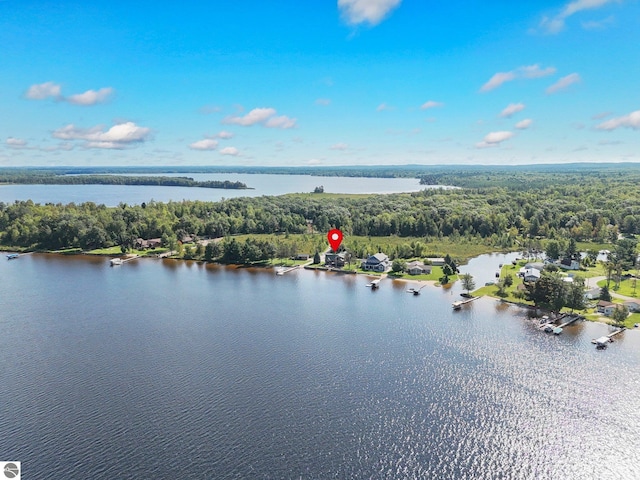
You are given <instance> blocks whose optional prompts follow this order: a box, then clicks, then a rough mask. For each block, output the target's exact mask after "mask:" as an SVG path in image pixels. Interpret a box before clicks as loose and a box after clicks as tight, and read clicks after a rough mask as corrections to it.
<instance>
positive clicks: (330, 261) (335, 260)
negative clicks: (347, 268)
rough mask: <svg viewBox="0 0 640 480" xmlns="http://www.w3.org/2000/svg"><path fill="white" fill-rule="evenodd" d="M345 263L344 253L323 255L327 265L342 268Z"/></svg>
mask: <svg viewBox="0 0 640 480" xmlns="http://www.w3.org/2000/svg"><path fill="white" fill-rule="evenodd" d="M345 263H346V261H345V254H344V253H327V254H325V256H324V264H325V265H326V266H327V267H337V268H342V267H344V264H345Z"/></svg>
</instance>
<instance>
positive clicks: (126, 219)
mask: <svg viewBox="0 0 640 480" xmlns="http://www.w3.org/2000/svg"><path fill="white" fill-rule="evenodd" d="M553 177H554V175H549V178H548V183H549V185H545V184H544V182H540V183H541V184H540V185H539V186H536V187H529V188H523V189H521V190H510V189H508V188H504V187H491V188H476V189H427V190H424V191H422V192H417V193H412V194H392V195H329V194H322V193H317V194H313V193H309V194H296V195H294V194H291V195H283V196H279V197H260V198H234V199H227V200H224V201H220V202H200V201H185V202H169V203H157V202H149V203H147V204H142V205H139V206H129V205H126V204H121V205H120V206H118V207H113V208H108V207H105V206H104V205H96V204H94V203H90V202H89V203H84V204H80V205H75V204H70V205H60V204H58V205H54V204H46V205H37V204H34V203H33V202H31V201H22V202H15V203H13V204H3V203H0V245H5V246H20V247H29V248H45V249H58V248H63V247H81V248H84V249H89V248H97V247H106V246H112V245H128V244H131V243H132V241H133V240H134V239H135V238H138V237H141V238H158V237H162V238H163V242H164V241H165V240H166V241H171V240H175V239H180V238H182V237H183V236H193V235H198V236H203V237H204V236H207V237H224V236H228V235H234V234H262V233H282V234H286V233H307V232H310V231H315V232H319V233H326V232H327V231H328V230H329V229H331V228H340V229H342V231H343V232H344V233H345V235H358V236H365V237H366V236H371V237H384V236H398V237H416V238H419V237H423V238H431V239H433V238H444V237H446V238H448V239H449V240H451V241H454V242H455V241H458V240H459V239H462V238H465V239H467V240H469V241H477V242H479V243H483V244H486V245H494V246H496V247H501V248H513V247H516V246H520V245H525V244H527V243H528V242H531V241H535V242H540V241H545V240H546V239H570V238H573V239H575V240H576V241H598V242H615V241H617V239H618V236H619V235H620V234H624V235H635V234H640V181H638V179H637V178H635V176H634V175H632V174H629V175H626V176H618V175H617V174H615V175H611V176H609V177H604V178H600V177H597V176H593V177H588V178H586V179H584V180H583V181H582V182H581V183H577V182H567V183H566V184H557V183H555V182H554V181H553ZM513 181H514V182H516V181H518V180H517V178H514V179H513ZM524 184H525V185H526V182H524Z"/></svg>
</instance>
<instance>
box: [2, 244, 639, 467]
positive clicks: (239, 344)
mask: <svg viewBox="0 0 640 480" xmlns="http://www.w3.org/2000/svg"><path fill="white" fill-rule="evenodd" d="M508 258H510V257H498V256H494V257H482V258H481V259H479V260H477V263H478V265H481V269H482V270H487V271H489V272H491V273H493V272H494V271H495V269H496V268H497V263H498V262H499V263H502V261H503V260H505V259H507V260H508ZM468 268H469V269H470V270H473V268H474V267H473V264H470V265H469V267H468ZM478 268H480V267H478ZM472 273H473V272H472ZM476 273H478V272H476ZM478 274H479V273H478ZM479 276H480V275H479ZM366 283H367V279H366V278H364V277H362V276H350V275H344V276H342V275H337V274H328V273H324V272H319V273H314V272H309V271H303V270H298V271H294V272H291V273H288V274H286V275H284V276H275V275H274V274H273V272H272V271H264V270H253V269H242V268H240V269H234V268H225V267H220V266H204V265H201V264H197V263H189V262H175V261H169V260H167V261H160V260H151V259H149V260H146V259H145V260H136V261H133V262H130V263H127V264H125V265H123V266H121V267H109V266H108V260H107V259H105V258H89V257H82V256H79V257H62V256H51V255H25V256H21V257H20V258H18V259H16V260H10V261H7V260H5V258H4V256H3V257H2V258H1V259H0V292H1V293H0V294H1V296H0V405H1V410H0V419H1V423H0V424H1V425H2V428H1V430H0V433H1V434H0V459H2V460H18V461H21V462H22V467H23V475H24V476H23V478H29V479H55V478H73V479H96V478H108V479H112V478H135V479H146V478H188V479H225V478H270V479H271V478H274V479H275V478H278V479H280V478H305V479H328V478H339V479H342V478H428V479H431V478H438V479H440V478H443V479H451V478H460V479H476V478H481V479H483V478H487V479H494V478H504V479H529V478H531V479H591V478H599V479H600V478H616V479H618V478H619V479H635V478H640V453H639V452H640V449H639V448H638V445H640V370H639V367H640V350H639V347H640V332H637V331H628V332H625V333H624V334H623V335H621V336H619V337H618V338H619V340H618V341H616V342H615V343H613V344H611V345H610V346H609V348H608V349H607V350H604V351H598V350H596V349H595V348H594V346H593V345H592V344H591V343H590V340H591V339H592V338H594V337H598V336H600V335H603V334H606V333H607V332H608V331H609V327H607V326H606V325H601V324H593V323H579V324H577V325H574V326H571V327H568V328H566V329H565V331H564V332H563V334H562V335H560V336H553V335H547V334H545V333H543V332H541V331H539V330H538V329H537V328H536V325H535V321H534V320H531V319H528V318H527V317H526V315H525V313H524V312H523V311H521V310H519V309H517V308H515V307H512V306H506V305H502V304H499V303H497V302H495V301H493V300H490V299H481V300H478V301H476V302H473V303H471V304H469V305H467V306H465V307H464V308H463V309H462V310H461V311H459V312H453V311H452V309H451V301H453V300H455V299H458V298H459V296H458V295H457V293H456V292H455V291H454V290H450V291H443V290H442V289H439V288H437V287H427V288H424V289H422V294H421V295H419V296H413V295H410V294H408V293H407V292H406V289H407V284H405V283H401V282H393V281H391V280H388V279H386V280H383V281H382V282H381V288H380V289H379V290H377V291H372V290H371V289H369V288H366V287H365V284H366ZM456 288H457V287H456Z"/></svg>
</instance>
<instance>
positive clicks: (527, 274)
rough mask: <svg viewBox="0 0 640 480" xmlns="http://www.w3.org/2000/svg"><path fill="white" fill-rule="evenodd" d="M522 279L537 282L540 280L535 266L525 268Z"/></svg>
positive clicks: (538, 271)
mask: <svg viewBox="0 0 640 480" xmlns="http://www.w3.org/2000/svg"><path fill="white" fill-rule="evenodd" d="M523 280H524V281H525V282H537V281H538V280H540V270H537V269H535V268H526V269H525V270H524V276H523Z"/></svg>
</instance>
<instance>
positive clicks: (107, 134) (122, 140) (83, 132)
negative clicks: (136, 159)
mask: <svg viewBox="0 0 640 480" xmlns="http://www.w3.org/2000/svg"><path fill="white" fill-rule="evenodd" d="M150 136H151V129H150V128H147V127H139V126H138V125H136V124H135V123H133V122H125V123H120V124H117V125H114V126H113V127H111V128H110V129H109V130H107V131H104V127H103V126H102V125H98V126H95V127H92V128H78V127H76V126H75V125H73V124H69V125H67V126H65V127H62V128H60V129H58V130H56V131H54V132H53V137H54V138H58V139H60V140H83V141H84V142H85V143H84V146H85V147H87V148H106V149H123V148H126V147H129V146H132V145H134V144H136V143H142V142H144V141H146V140H148V139H149V137H150Z"/></svg>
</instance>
